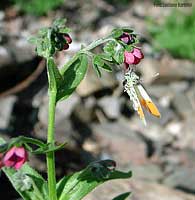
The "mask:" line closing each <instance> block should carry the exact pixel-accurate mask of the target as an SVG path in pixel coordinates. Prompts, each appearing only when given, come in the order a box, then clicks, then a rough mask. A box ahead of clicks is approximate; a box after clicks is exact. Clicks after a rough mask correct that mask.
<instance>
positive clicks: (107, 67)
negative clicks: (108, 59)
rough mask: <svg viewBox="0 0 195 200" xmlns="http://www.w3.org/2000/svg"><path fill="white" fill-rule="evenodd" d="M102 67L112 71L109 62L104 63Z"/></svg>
mask: <svg viewBox="0 0 195 200" xmlns="http://www.w3.org/2000/svg"><path fill="white" fill-rule="evenodd" d="M101 68H102V69H104V70H105V71H107V72H112V68H111V67H110V66H109V65H108V64H107V63H104V65H103V66H101Z"/></svg>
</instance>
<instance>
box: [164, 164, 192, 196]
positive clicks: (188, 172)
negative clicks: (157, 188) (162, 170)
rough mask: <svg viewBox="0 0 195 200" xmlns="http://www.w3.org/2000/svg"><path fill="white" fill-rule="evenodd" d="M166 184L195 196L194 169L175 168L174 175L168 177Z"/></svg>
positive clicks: (165, 180)
mask: <svg viewBox="0 0 195 200" xmlns="http://www.w3.org/2000/svg"><path fill="white" fill-rule="evenodd" d="M163 183H164V184H166V185H168V186H170V187H174V188H177V189H181V190H184V191H187V192H191V193H194V194H195V170H194V168H187V167H175V168H174V170H173V173H171V174H170V175H168V176H166V178H165V179H164V181H163Z"/></svg>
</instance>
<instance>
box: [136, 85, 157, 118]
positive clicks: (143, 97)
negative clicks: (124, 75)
mask: <svg viewBox="0 0 195 200" xmlns="http://www.w3.org/2000/svg"><path fill="white" fill-rule="evenodd" d="M134 87H135V90H136V93H137V96H138V99H139V101H140V104H141V105H143V107H144V108H146V109H147V110H148V111H149V112H150V113H151V114H152V115H154V116H155V117H160V112H159V110H158V108H157V107H156V106H155V104H154V103H153V102H152V100H151V98H150V97H149V95H148V94H147V92H146V90H145V89H144V87H143V86H142V85H141V84H140V83H139V84H137V85H135V86H134Z"/></svg>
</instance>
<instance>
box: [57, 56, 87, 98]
mask: <svg viewBox="0 0 195 200" xmlns="http://www.w3.org/2000/svg"><path fill="white" fill-rule="evenodd" d="M87 67H88V58H87V56H86V55H85V54H80V55H76V56H75V57H74V59H73V61H72V60H71V61H70V62H69V63H68V65H65V66H64V67H63V68H62V70H61V71H60V73H61V75H62V77H63V81H62V82H61V84H60V88H59V89H58V92H57V101H59V100H62V99H66V98H68V97H69V96H70V95H71V94H72V93H73V92H74V91H75V90H76V88H77V86H78V85H79V84H80V82H81V81H82V80H83V78H84V76H85V74H86V71H87Z"/></svg>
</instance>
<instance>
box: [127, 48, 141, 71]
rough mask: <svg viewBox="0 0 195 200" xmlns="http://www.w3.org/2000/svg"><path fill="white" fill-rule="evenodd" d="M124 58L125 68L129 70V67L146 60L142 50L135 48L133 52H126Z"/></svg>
mask: <svg viewBox="0 0 195 200" xmlns="http://www.w3.org/2000/svg"><path fill="white" fill-rule="evenodd" d="M124 57H125V61H124V63H125V66H126V68H128V67H129V65H136V64H138V63H139V62H140V61H141V59H143V58H144V55H143V53H142V52H141V50H140V49H138V48H134V49H133V50H132V51H131V52H128V51H125V53H124Z"/></svg>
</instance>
